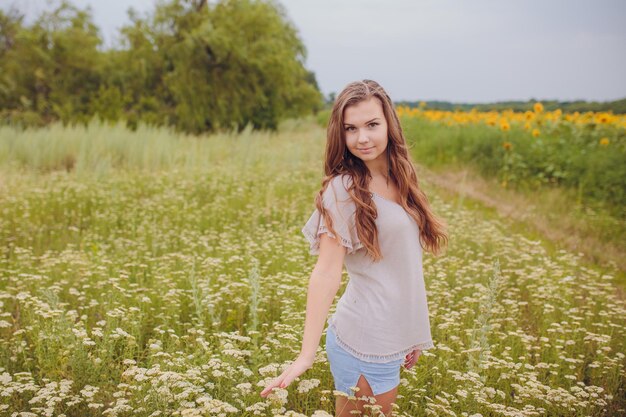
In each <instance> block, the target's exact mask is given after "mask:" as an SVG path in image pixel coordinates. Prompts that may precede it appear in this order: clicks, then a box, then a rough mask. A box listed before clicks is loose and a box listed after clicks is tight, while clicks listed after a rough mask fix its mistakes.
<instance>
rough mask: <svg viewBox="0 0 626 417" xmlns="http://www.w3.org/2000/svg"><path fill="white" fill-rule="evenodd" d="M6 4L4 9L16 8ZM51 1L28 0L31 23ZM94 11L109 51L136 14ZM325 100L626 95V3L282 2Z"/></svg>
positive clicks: (111, 5)
mask: <svg viewBox="0 0 626 417" xmlns="http://www.w3.org/2000/svg"><path fill="white" fill-rule="evenodd" d="M16 3H17V2H16V0H0V5H3V6H7V5H10V4H16ZM45 3H46V2H45V1H43V0H20V1H19V7H20V9H21V10H22V11H25V12H26V13H27V14H28V16H31V15H36V14H37V13H38V11H39V10H41V8H42V7H43V5H44V4H45ZM72 3H73V4H76V5H78V6H81V7H85V6H87V5H89V6H91V8H92V11H93V16H94V21H95V22H96V24H97V25H98V26H99V27H100V28H101V30H102V33H103V36H104V38H105V40H106V43H107V45H112V44H113V42H114V39H115V37H116V35H117V30H118V28H119V27H120V26H121V25H123V24H125V23H127V22H128V18H127V14H126V10H127V9H128V8H129V7H132V8H134V9H135V10H137V11H139V12H146V11H148V10H151V9H152V8H153V7H154V1H153V0H106V1H102V0H99V1H98V0H73V1H72ZM281 3H282V4H283V5H284V6H285V8H286V10H287V14H288V15H289V17H290V19H291V20H292V21H293V23H294V24H295V26H296V27H297V28H298V30H299V32H300V36H301V38H302V39H303V41H304V44H305V45H306V47H307V52H308V54H307V60H306V66H307V68H309V69H310V70H312V71H314V72H315V75H316V77H317V81H318V83H319V85H320V88H321V89H322V91H323V92H324V93H325V94H328V93H329V92H338V91H340V90H341V89H342V88H343V87H344V86H345V85H346V84H347V83H348V82H350V81H353V80H358V79H363V78H371V79H373V80H376V81H378V82H379V83H380V84H381V85H382V86H383V87H385V89H386V90H387V92H388V93H389V95H390V96H391V98H392V99H393V100H394V101H399V100H448V101H453V102H473V103H477V102H492V101H503V100H527V99H530V98H535V99H538V100H546V99H557V100H575V99H586V100H599V101H605V100H615V99H619V98H625V97H626V77H625V76H624V73H625V72H626V1H624V0H596V1H591V0H589V1H579V0H568V1H564V0H542V1H540V0H510V1H502V0H472V1H465V0H386V1H373V0H342V1H339V0H334V1H332V0H315V1H313V0H309V1H307V0H282V1H281Z"/></svg>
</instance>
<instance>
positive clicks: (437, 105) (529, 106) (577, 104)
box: [397, 98, 626, 114]
mask: <svg viewBox="0 0 626 417" xmlns="http://www.w3.org/2000/svg"><path fill="white" fill-rule="evenodd" d="M537 101H541V104H543V106H544V109H545V110H546V111H554V110H556V109H561V110H562V111H563V112H564V113H574V112H580V113H584V112H588V111H591V112H613V114H624V113H626V98H623V99H621V100H614V101H602V102H598V101H591V102H590V101H585V100H576V101H558V100H545V101H544V100H535V99H531V100H528V101H500V102H497V103H480V104H478V103H477V104H472V103H451V102H449V101H425V103H426V108H428V109H432V110H444V111H455V110H461V111H469V110H472V109H473V108H475V109H476V110H478V111H503V110H513V111H518V112H525V111H527V110H528V111H533V105H534V104H535V103H536V102H537ZM419 103H420V102H419V101H402V102H398V103H397V104H398V105H403V106H409V107H419Z"/></svg>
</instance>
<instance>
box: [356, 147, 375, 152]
mask: <svg viewBox="0 0 626 417" xmlns="http://www.w3.org/2000/svg"><path fill="white" fill-rule="evenodd" d="M359 150H360V151H361V152H363V153H370V152H371V151H373V150H374V147H373V146H372V147H371V148H364V149H359Z"/></svg>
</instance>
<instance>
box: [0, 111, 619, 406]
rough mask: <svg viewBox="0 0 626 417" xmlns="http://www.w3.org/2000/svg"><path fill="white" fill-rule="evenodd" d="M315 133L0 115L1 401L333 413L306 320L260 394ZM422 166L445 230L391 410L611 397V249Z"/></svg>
mask: <svg viewBox="0 0 626 417" xmlns="http://www.w3.org/2000/svg"><path fill="white" fill-rule="evenodd" d="M439 129H445V127H440V128H439ZM324 141H325V136H324V130H323V129H322V128H321V127H319V125H318V124H316V123H315V122H314V121H312V120H297V121H293V120H292V121H288V122H285V123H283V124H282V125H281V127H280V130H279V132H278V133H274V134H271V133H260V132H251V131H250V130H244V131H243V132H242V133H241V134H238V135H226V134H221V135H212V136H200V137H193V136H184V135H180V134H175V133H172V132H170V131H168V130H165V129H151V128H147V127H140V128H139V129H138V130H137V131H135V132H131V131H128V130H126V129H125V128H124V127H123V126H122V125H121V124H118V125H112V126H108V125H100V124H91V125H90V126H89V127H88V128H80V127H61V126H59V125H54V126H51V127H49V128H47V129H44V130H35V131H32V130H27V131H24V132H18V131H16V130H12V129H10V128H0V213H1V216H0V251H1V252H0V255H1V256H0V274H1V275H0V313H1V316H0V335H1V338H0V393H1V396H0V410H1V411H0V414H2V415H16V416H17V415H19V416H35V415H36V416H59V415H65V416H68V417H69V416H100V415H104V416H145V417H148V416H150V417H156V416H169V415H176V416H229V415H232V416H254V415H261V416H265V415H267V416H270V415H285V416H316V417H319V416H326V415H333V411H334V410H333V408H334V394H335V393H334V387H333V386H332V378H331V374H330V370H329V366H328V363H327V361H326V356H325V352H324V349H323V339H322V343H320V347H319V350H318V356H317V359H316V362H315V364H314V366H313V368H312V369H310V370H309V371H307V373H305V374H304V375H302V377H301V378H300V380H296V381H294V383H293V384H292V385H291V386H289V387H287V388H286V389H282V390H281V389H279V390H278V393H277V394H276V395H273V396H272V397H270V398H268V399H263V398H262V397H260V395H259V392H260V391H261V390H262V389H263V387H264V386H265V384H266V383H267V382H269V381H270V380H271V379H273V378H274V377H275V376H277V375H279V374H280V373H281V371H282V367H284V366H285V365H287V364H288V363H289V361H291V360H293V359H295V357H296V355H297V353H298V352H299V349H300V343H301V338H302V330H303V324H304V313H305V301H306V288H307V280H308V277H309V274H310V272H311V270H312V268H313V265H314V263H315V257H312V256H310V255H309V254H308V247H307V243H306V240H305V238H304V236H302V235H301V233H300V229H301V227H302V226H303V225H304V222H305V221H306V219H307V218H308V216H309V215H310V214H311V212H312V211H313V209H314V206H313V198H314V195H315V193H316V192H317V190H318V188H319V186H320V181H321V173H322V157H323V147H324ZM419 149H420V148H419V144H416V145H415V148H414V152H417V150H419ZM422 156H423V155H422V154H419V153H415V154H414V158H415V160H416V161H417V162H420V161H421V159H420V158H421V157H422ZM421 186H422V187H423V188H424V189H425V190H426V192H427V195H428V196H429V198H430V201H431V203H432V205H433V208H434V211H435V212H436V213H437V214H438V215H439V216H441V217H442V218H443V219H445V220H446V222H447V223H448V226H449V231H450V245H449V248H448V251H447V253H446V254H445V255H443V256H440V257H438V258H434V257H432V256H430V255H425V256H424V276H425V279H426V287H427V291H428V297H429V309H430V314H431V325H432V333H433V339H434V342H435V346H436V347H435V349H431V350H429V351H427V352H424V354H423V356H422V357H421V358H420V359H419V361H418V363H417V364H416V366H415V367H414V368H412V369H411V370H408V371H407V370H404V369H403V370H402V373H401V378H402V379H401V387H400V396H399V399H398V404H397V412H398V415H400V416H425V415H429V416H445V415H449V416H474V417H477V416H492V415H493V416H495V415H505V416H619V415H626V400H625V398H626V395H625V392H624V389H625V382H626V373H625V368H624V366H625V365H626V359H625V354H624V352H625V350H626V349H625V348H626V327H625V324H626V323H625V321H626V319H625V317H626V308H625V307H626V304H625V302H624V296H623V282H621V281H620V278H619V276H620V271H619V269H618V268H617V267H615V266H612V265H611V264H609V265H600V264H594V263H590V262H589V261H588V260H587V259H585V257H584V256H583V253H579V252H572V251H569V250H566V249H563V248H561V247H559V246H558V245H557V246H555V245H554V244H553V243H552V242H548V241H544V240H542V239H540V238H539V237H537V236H536V235H531V234H529V233H525V232H523V231H520V230H519V228H518V227H516V226H515V224H514V223H513V221H511V220H509V219H506V218H500V217H499V216H497V214H495V213H493V212H492V211H490V210H487V209H484V208H482V207H481V206H480V205H478V204H474V203H472V202H470V201H468V200H467V199H459V198H457V197H455V196H453V195H450V194H449V193H445V192H443V191H442V190H440V189H439V188H437V187H436V186H435V184H433V183H432V182H428V181H425V180H423V181H422V182H421ZM346 280H347V275H344V286H345V283H346ZM342 292H343V289H342V290H340V292H339V294H338V296H337V297H339V296H340V295H341V293H342ZM18 412H22V413H21V414H17V413H18ZM29 413H32V414H29Z"/></svg>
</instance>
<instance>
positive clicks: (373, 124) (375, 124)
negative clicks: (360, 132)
mask: <svg viewBox="0 0 626 417" xmlns="http://www.w3.org/2000/svg"><path fill="white" fill-rule="evenodd" d="M370 126H371V127H374V126H378V123H376V122H372V123H370Z"/></svg>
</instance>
